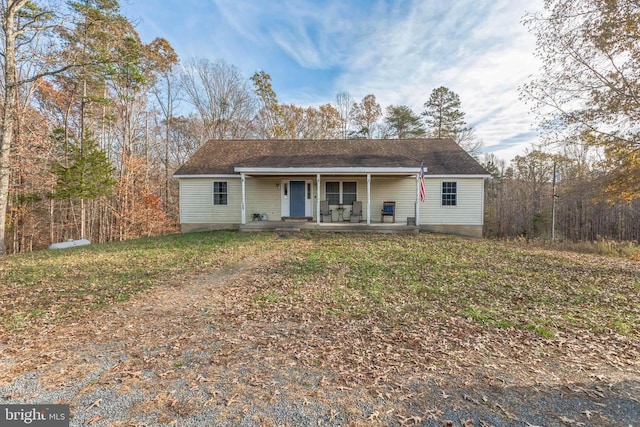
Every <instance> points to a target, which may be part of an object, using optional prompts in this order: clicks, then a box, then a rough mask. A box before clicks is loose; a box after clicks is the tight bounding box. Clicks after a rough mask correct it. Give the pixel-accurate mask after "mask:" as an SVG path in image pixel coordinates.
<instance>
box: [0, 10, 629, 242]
mask: <svg viewBox="0 0 640 427" xmlns="http://www.w3.org/2000/svg"><path fill="white" fill-rule="evenodd" d="M592 2H595V0H592ZM0 7H1V8H2V10H1V11H2V12H3V13H2V20H3V25H2V34H1V37H2V42H3V43H2V49H3V51H2V57H1V58H2V59H1V60H2V63H1V64H0V65H1V66H2V69H3V70H2V71H3V80H2V90H3V92H2V102H3V103H2V123H1V126H0V133H1V143H2V146H1V147H0V219H3V218H4V219H5V220H4V221H0V253H3V252H14V253H15V252H24V251H30V250H33V249H37V248H43V247H46V246H47V245H49V244H50V243H51V242H57V241H63V240H66V239H77V238H80V237H86V238H88V239H90V240H92V241H94V242H104V241H110V240H120V239H128V238H134V237H140V236H148V235H153V234H159V233H165V232H171V231H177V218H178V212H177V185H176V183H175V182H174V180H172V178H171V175H172V173H173V171H175V170H176V169H177V167H179V166H180V165H181V164H182V163H183V162H184V161H185V160H186V159H187V158H188V157H189V156H190V155H191V154H192V153H193V152H195V150H197V148H198V147H199V146H200V145H201V144H202V143H203V142H204V141H206V140H208V139H211V138H215V139H245V138H254V139H268V138H286V139H296V138H304V139H332V138H423V137H451V138H453V139H455V140H456V141H457V142H458V143H459V144H460V145H461V146H462V147H463V148H465V149H466V150H467V151H468V152H470V153H471V154H472V155H474V156H476V157H477V156H479V154H480V152H481V149H482V141H481V140H480V139H479V138H477V137H476V136H475V133H474V130H473V129H472V128H470V127H468V126H467V124H466V122H465V119H464V117H465V114H464V112H463V110H462V107H461V101H460V98H459V96H458V95H457V94H456V93H455V92H453V91H451V90H450V89H448V88H446V87H438V88H436V89H434V90H433V91H432V92H431V94H430V96H429V99H427V100H426V102H425V103H424V110H423V111H421V112H418V113H416V112H414V111H412V110H411V108H409V107H407V106H403V105H390V106H387V107H386V108H384V109H383V108H382V107H381V106H380V104H379V103H378V102H377V101H376V98H375V95H373V94H369V95H366V96H365V97H363V98H362V99H359V100H357V99H353V98H352V97H351V96H350V95H349V93H347V92H341V93H338V94H337V95H336V97H335V101H334V102H333V103H327V104H324V105H320V106H317V107H314V106H312V107H303V106H296V105H293V104H286V103H280V102H279V100H278V98H277V95H276V93H275V91H274V89H273V87H272V82H271V77H270V76H269V75H268V74H267V73H266V72H264V71H257V72H256V73H254V75H253V76H251V77H250V78H247V77H246V76H243V75H242V73H241V72H240V70H239V69H238V68H237V67H235V66H233V65H231V64H228V63H226V62H224V61H215V62H211V61H210V60H207V59H197V58H196V59H188V60H184V61H182V62H181V61H180V60H179V58H178V56H177V55H176V53H175V52H174V51H173V49H172V47H171V45H170V44H169V43H168V42H167V41H166V40H165V39H162V38H157V39H155V40H153V41H151V42H150V43H144V42H143V41H142V40H141V39H140V37H139V35H138V33H137V32H136V30H135V26H134V25H133V23H132V22H131V21H130V20H129V19H128V18H127V17H125V16H123V15H122V13H121V11H120V7H119V3H118V1H117V0H75V1H71V0H70V1H67V2H65V4H64V7H61V5H59V4H57V2H48V1H46V0H42V1H28V0H0ZM635 81H636V82H637V79H636V80H635ZM536 84H541V83H536ZM535 87H537V86H535V84H533V83H532V86H531V87H529V88H527V89H528V90H529V92H530V93H533V92H534V90H533V89H534V88H535ZM636 112H637V110H636ZM572 124H573V122H572ZM582 136H583V138H584V139H585V140H586V142H588V143H591V144H592V146H593V149H592V150H593V152H594V153H598V154H600V153H604V154H603V155H604V156H605V159H606V161H605V162H604V163H607V162H608V163H607V165H608V166H607V167H605V166H603V162H602V161H597V162H596V161H593V159H592V157H588V158H586V157H584V156H583V157H582V158H580V159H578V158H575V156H574V157H572V156H569V155H564V156H559V155H557V154H554V155H551V154H546V153H538V152H532V153H529V154H527V155H526V156H522V157H521V158H516V159H514V161H513V162H511V164H510V165H509V166H508V167H507V166H506V165H504V162H502V163H501V162H500V160H499V159H496V158H491V157H488V158H487V159H486V161H485V164H486V165H487V167H488V169H490V170H491V171H492V173H493V174H494V179H492V180H491V181H490V182H489V183H488V192H487V194H488V196H487V197H488V199H487V231H488V234H489V235H496V236H512V235H523V234H525V235H527V236H544V235H545V234H544V233H546V231H545V230H546V229H548V227H547V228H545V227H546V226H547V222H548V218H547V212H549V209H548V206H547V205H548V203H549V201H550V200H552V199H551V197H550V196H548V194H547V193H548V191H549V182H550V181H549V173H548V171H547V169H548V166H549V161H551V159H552V158H553V160H554V161H556V162H557V164H558V165H560V166H558V167H559V168H560V170H561V172H560V176H561V179H560V180H559V183H558V194H559V195H560V197H559V198H558V199H557V200H558V201H559V202H558V215H559V217H558V219H559V220H560V219H561V218H562V221H559V222H558V224H559V231H561V233H563V235H566V236H567V238H572V239H574V238H575V239H578V240H579V239H591V238H595V237H597V236H604V237H612V238H621V239H637V238H638V236H637V233H638V231H637V223H638V217H637V216H635V217H634V216H633V213H634V212H638V206H637V200H635V199H634V197H627V198H626V201H625V202H624V203H623V202H617V201H616V200H617V199H616V198H615V197H607V198H606V200H603V198H602V197H598V196H599V195H600V196H601V195H602V189H603V188H605V187H603V186H606V188H608V189H609V188H611V185H613V184H612V182H610V180H609V178H610V177H611V176H612V174H613V173H614V172H616V173H618V172H619V171H620V168H629V167H630V166H629V165H628V164H626V163H625V164H624V165H623V166H619V164H617V163H615V161H614V159H617V160H618V161H619V160H620V159H619V158H617V157H616V158H614V157H613V154H616V153H621V155H622V156H623V157H624V155H627V156H632V154H633V152H631V154H629V152H630V151H629V150H630V149H629V148H628V147H627V146H625V145H624V144H622V143H617V142H614V143H613V144H612V146H611V147H612V148H610V146H607V147H606V149H600V150H598V148H599V147H596V144H595V142H593V138H594V137H593V136H590V135H587V134H584V133H583V134H582ZM589 138H591V139H589ZM626 138H627V140H631V141H637V139H634V138H635V136H634V135H627V136H626ZM597 140H598V141H601V139H597ZM616 141H617V140H616ZM625 141H626V140H625ZM636 147H637V146H636ZM590 153H591V152H590ZM635 153H636V154H635V155H636V156H637V150H636V151H635ZM553 156H555V157H553ZM543 158H544V161H543ZM635 161H637V158H636V160H635ZM538 163H540V164H538ZM632 163H633V162H632ZM543 164H544V165H543ZM543 166H544V167H543ZM563 168H564V169H563ZM596 169H597V173H594V172H593V171H595V170H596ZM543 170H544V172H543ZM570 173H572V174H574V175H570ZM568 177H571V178H568ZM628 181H631V184H630V185H628V186H627V187H628V188H630V189H631V190H629V191H630V192H629V193H628V194H632V189H633V181H634V179H633V178H632V179H628ZM571 183H575V185H578V184H579V183H580V185H583V187H572V189H570V188H569V187H570V185H569V184H571ZM563 191H566V193H562V192H563ZM607 194H609V195H611V192H608V193H607ZM625 194H627V193H625ZM591 195H593V197H591ZM570 200H571V201H572V202H571V203H569V201H570ZM565 201H566V203H565ZM614 213H615V215H614ZM614 216H615V218H618V219H616V220H615V221H617V222H615V221H614V220H613V219H612V218H613V217H614ZM596 217H597V218H596ZM633 218H635V224H636V225H635V226H634V225H633V224H634V223H633V221H634V220H633ZM611 221H614V223H615V225H612V224H613V223H612V222H611ZM594 222H595V223H597V227H596V226H595V225H593V223H594ZM622 223H624V224H626V225H625V226H624V227H623V226H622V225H621V224H622ZM562 224H564V225H562ZM563 227H564V228H563ZM589 227H591V228H589ZM634 227H635V228H634ZM622 229H624V230H623V231H621V230H622ZM569 230H571V231H569ZM633 230H635V231H633ZM572 233H573V234H572ZM633 233H636V234H633ZM3 243H4V244H6V246H4V245H3Z"/></svg>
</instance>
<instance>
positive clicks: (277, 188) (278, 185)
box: [276, 182, 280, 190]
mask: <svg viewBox="0 0 640 427" xmlns="http://www.w3.org/2000/svg"><path fill="white" fill-rule="evenodd" d="M279 189H280V183H279V182H276V190H279Z"/></svg>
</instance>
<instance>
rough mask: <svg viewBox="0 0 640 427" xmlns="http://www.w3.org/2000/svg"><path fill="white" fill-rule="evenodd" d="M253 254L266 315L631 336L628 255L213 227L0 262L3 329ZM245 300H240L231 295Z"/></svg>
mask: <svg viewBox="0 0 640 427" xmlns="http://www.w3.org/2000/svg"><path fill="white" fill-rule="evenodd" d="M258 255H259V256H260V257H262V259H264V260H266V261H265V262H264V263H263V264H260V265H256V266H255V271H253V272H252V274H253V279H252V280H253V282H252V281H243V282H242V283H240V284H236V286H243V287H246V288H243V292H242V295H243V298H246V300H244V302H246V303H248V305H247V306H248V307H251V310H257V311H264V312H269V313H271V314H272V316H271V317H273V318H275V317H277V318H283V317H287V316H290V317H291V318H296V319H299V318H301V317H302V316H318V317H322V316H331V317H332V318H336V317H338V318H345V319H362V318H365V319H369V320H373V321H375V322H386V323H390V324H394V323H402V322H429V321H431V320H437V319H450V318H460V317H463V318H468V319H471V320H472V321H473V322H475V323H477V324H480V325H482V326H483V327H486V328H517V329H521V330H530V331H532V332H534V333H536V334H538V335H540V336H542V337H545V338H551V337H553V336H554V334H555V333H556V331H559V330H562V329H570V330H575V329H576V328H577V329H586V330H590V331H598V332H604V331H616V332H617V333H620V334H624V335H628V336H638V335H639V334H640V331H638V330H637V328H635V327H634V326H633V325H637V324H640V313H639V312H638V310H637V307H638V306H640V274H639V270H640V268H639V266H638V264H637V263H635V262H633V261H628V260H624V259H616V258H605V257H599V256H594V255H586V254H576V253H569V252H559V251H555V250H553V251H549V250H546V249H543V248H540V247H533V246H530V245H523V246H516V245H514V243H513V242H498V241H489V240H482V241H478V240H469V239H464V238H458V237H453V236H443V235H431V234H419V235H415V236H406V235H371V234H357V233H354V234H329V233H299V234H296V235H292V236H291V237H289V238H288V239H286V240H283V239H278V238H277V236H275V235H273V234H269V233H263V234H249V233H237V232H228V231H222V232H211V233H196V234H186V235H172V236H163V237H155V238H148V239H139V240H134V241H128V242H118V243H115V242H114V243H109V244H105V245H93V246H89V247H81V248H73V249H69V250H64V251H42V252H34V253H31V254H25V255H16V256H8V257H4V258H1V259H0V283H6V284H7V285H5V286H3V287H0V321H1V322H2V326H4V327H5V328H6V329H8V330H23V329H25V328H28V327H29V326H30V325H33V324H38V323H42V322H59V321H63V320H64V319H69V318H77V317H79V316H82V315H83V314H84V313H86V312H87V311H90V310H99V309H102V308H104V307H106V306H109V305H111V304H117V303H121V302H124V301H126V300H128V299H131V298H135V296H136V294H138V293H140V292H142V291H145V290H147V289H149V288H152V287H154V286H157V285H159V284H161V285H167V286H177V285H179V284H180V283H181V282H182V281H189V280H191V279H190V278H191V277H193V276H194V275H196V276H197V275H198V274H200V273H202V272H207V273H208V272H212V271H218V270H222V269H232V268H233V266H234V265H237V264H239V263H243V262H247V261H246V260H248V259H252V257H255V256H258ZM238 303H239V304H242V303H243V300H241V301H239V302H238Z"/></svg>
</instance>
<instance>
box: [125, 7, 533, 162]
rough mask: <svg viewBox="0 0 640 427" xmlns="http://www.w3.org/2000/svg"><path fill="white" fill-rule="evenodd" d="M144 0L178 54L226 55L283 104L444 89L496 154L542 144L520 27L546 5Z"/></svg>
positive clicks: (529, 48)
mask: <svg viewBox="0 0 640 427" xmlns="http://www.w3.org/2000/svg"><path fill="white" fill-rule="evenodd" d="M136 1H138V2H140V3H145V2H146V3H147V4H148V5H150V6H147V13H145V16H144V18H143V19H146V20H147V21H148V22H147V24H149V25H150V28H152V30H153V31H154V32H156V33H157V34H155V35H154V36H158V35H159V36H166V35H165V34H162V30H163V29H164V31H165V33H166V32H169V33H170V34H171V36H170V37H167V38H169V40H170V41H171V42H172V43H173V44H174V46H176V48H177V50H178V53H179V55H180V56H181V58H183V59H186V58H188V57H192V56H198V57H205V58H209V59H212V60H215V59H218V58H223V59H225V60H226V61H227V62H229V63H231V64H234V65H237V66H238V67H239V68H240V69H241V70H243V72H244V73H245V74H247V76H249V75H251V74H252V73H253V71H255V70H256V69H263V70H265V71H267V72H269V73H270V74H272V77H273V78H274V80H273V84H274V88H276V91H277V93H278V96H279V98H280V100H281V101H282V102H286V103H294V104H300V105H308V104H315V105H317V104H321V103H326V102H331V101H333V99H334V97H335V94H336V93H337V92H339V91H343V90H346V91H348V92H349V93H350V94H351V95H352V97H354V98H355V99H358V100H359V99H361V98H362V97H363V96H365V95H367V94H369V93H373V94H374V95H376V98H377V99H378V102H380V104H381V105H382V106H383V107H384V106H386V105H389V104H396V105H397V104H402V105H407V106H409V107H411V108H412V109H414V111H416V112H418V113H419V112H421V111H422V109H423V104H424V102H425V101H426V100H427V99H428V98H429V95H430V93H431V91H432V90H433V89H434V88H436V87H438V86H446V87H448V88H450V89H451V90H453V91H455V92H456V93H458V94H459V95H460V97H461V100H462V107H463V110H464V111H465V112H466V113H467V117H466V118H467V122H468V123H469V124H472V125H473V126H474V127H475V128H476V134H477V136H478V137H480V138H482V139H483V140H484V142H485V145H486V146H488V147H489V149H491V150H496V151H499V150H502V149H503V147H507V148H505V150H507V151H509V152H511V151H514V148H513V147H514V146H521V145H522V144H526V142H527V141H529V140H533V135H534V134H533V132H532V128H531V121H532V120H531V117H530V115H529V114H528V113H527V107H526V106H525V105H524V104H523V103H522V102H521V101H520V100H519V99H518V95H519V94H518V87H519V86H520V85H522V84H523V83H524V82H525V81H526V79H527V77H528V75H530V74H531V73H532V72H534V71H535V70H536V69H537V63H536V62H535V59H534V58H533V51H534V47H535V45H534V39H533V37H532V36H531V35H530V34H528V33H527V32H526V29H525V28H524V27H523V26H522V25H521V23H520V20H521V18H522V16H523V14H524V13H525V11H526V10H527V9H533V10H540V9H541V8H542V0H533V1H531V0H451V1H446V2H445V1H424V0H412V1H403V2H396V1H392V0H376V1H375V2H374V1H367V0H351V1H343V0H270V1H268V2H256V1H253V0H233V1H230V0H207V1H204V0H198V1H196V0H183V1H181V0H167V3H164V2H163V6H162V7H160V6H157V5H156V4H155V2H151V1H150V0H136ZM159 9H162V13H160V10H159ZM177 22H179V23H180V25H176V23H177Z"/></svg>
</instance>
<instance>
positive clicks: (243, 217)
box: [240, 173, 247, 225]
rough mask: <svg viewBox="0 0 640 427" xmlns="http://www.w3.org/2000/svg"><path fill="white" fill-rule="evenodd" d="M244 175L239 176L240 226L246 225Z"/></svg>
mask: <svg viewBox="0 0 640 427" xmlns="http://www.w3.org/2000/svg"><path fill="white" fill-rule="evenodd" d="M245 179H246V177H245V175H244V174H243V173H242V174H240V181H241V183H242V203H241V204H240V222H241V223H242V225H245V224H246V223H247V209H246V200H245V197H246V191H245Z"/></svg>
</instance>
